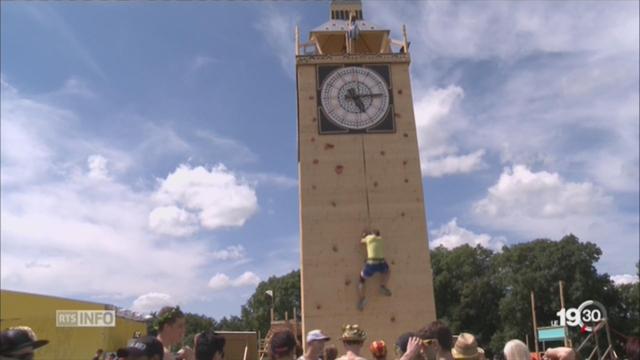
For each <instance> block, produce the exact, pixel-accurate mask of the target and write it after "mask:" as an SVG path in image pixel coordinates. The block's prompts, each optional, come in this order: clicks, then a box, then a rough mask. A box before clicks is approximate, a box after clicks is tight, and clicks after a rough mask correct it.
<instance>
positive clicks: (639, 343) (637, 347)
mask: <svg viewBox="0 0 640 360" xmlns="http://www.w3.org/2000/svg"><path fill="white" fill-rule="evenodd" d="M624 350H625V353H627V358H628V359H629V360H640V338H637V337H630V338H628V339H627V345H625V347H624Z"/></svg>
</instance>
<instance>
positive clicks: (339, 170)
mask: <svg viewBox="0 0 640 360" xmlns="http://www.w3.org/2000/svg"><path fill="white" fill-rule="evenodd" d="M343 169H344V166H342V165H337V166H336V174H338V175H340V174H342V170H343Z"/></svg>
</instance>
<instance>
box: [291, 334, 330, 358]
mask: <svg viewBox="0 0 640 360" xmlns="http://www.w3.org/2000/svg"><path fill="white" fill-rule="evenodd" d="M329 340H331V338H330V337H328V336H327V335H325V334H324V333H323V332H322V330H311V331H309V332H308V333H307V349H306V350H307V351H305V353H304V354H303V355H302V356H300V357H299V358H298V360H318V359H321V358H322V354H323V352H324V344H325V343H326V342H327V341H329Z"/></svg>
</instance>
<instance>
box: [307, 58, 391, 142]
mask: <svg viewBox="0 0 640 360" xmlns="http://www.w3.org/2000/svg"><path fill="white" fill-rule="evenodd" d="M320 102H321V104H322V108H323V110H324V112H325V114H326V115H327V117H328V118H329V119H330V120H331V121H332V122H334V123H336V124H337V125H340V126H342V127H346V128H348V129H354V130H362V129H367V128H369V127H371V126H374V125H376V124H377V123H379V122H380V121H381V120H382V119H383V118H384V117H385V114H386V113H387V110H388V108H389V91H388V90H387V84H386V83H385V81H384V80H383V79H382V77H381V76H380V75H378V73H376V72H375V71H373V70H370V69H367V68H363V67H344V68H340V69H337V70H334V71H333V72H332V73H331V74H329V76H327V77H326V78H325V80H324V82H323V83H322V87H321V92H320Z"/></svg>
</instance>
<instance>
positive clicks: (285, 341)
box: [269, 330, 296, 359]
mask: <svg viewBox="0 0 640 360" xmlns="http://www.w3.org/2000/svg"><path fill="white" fill-rule="evenodd" d="M295 351H296V338H295V337H294V336H293V333H292V332H291V331H289V330H281V331H277V332H275V333H274V334H273V336H271V342H270V346H269V354H271V358H272V359H289V358H291V357H292V356H294V355H295Z"/></svg>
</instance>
